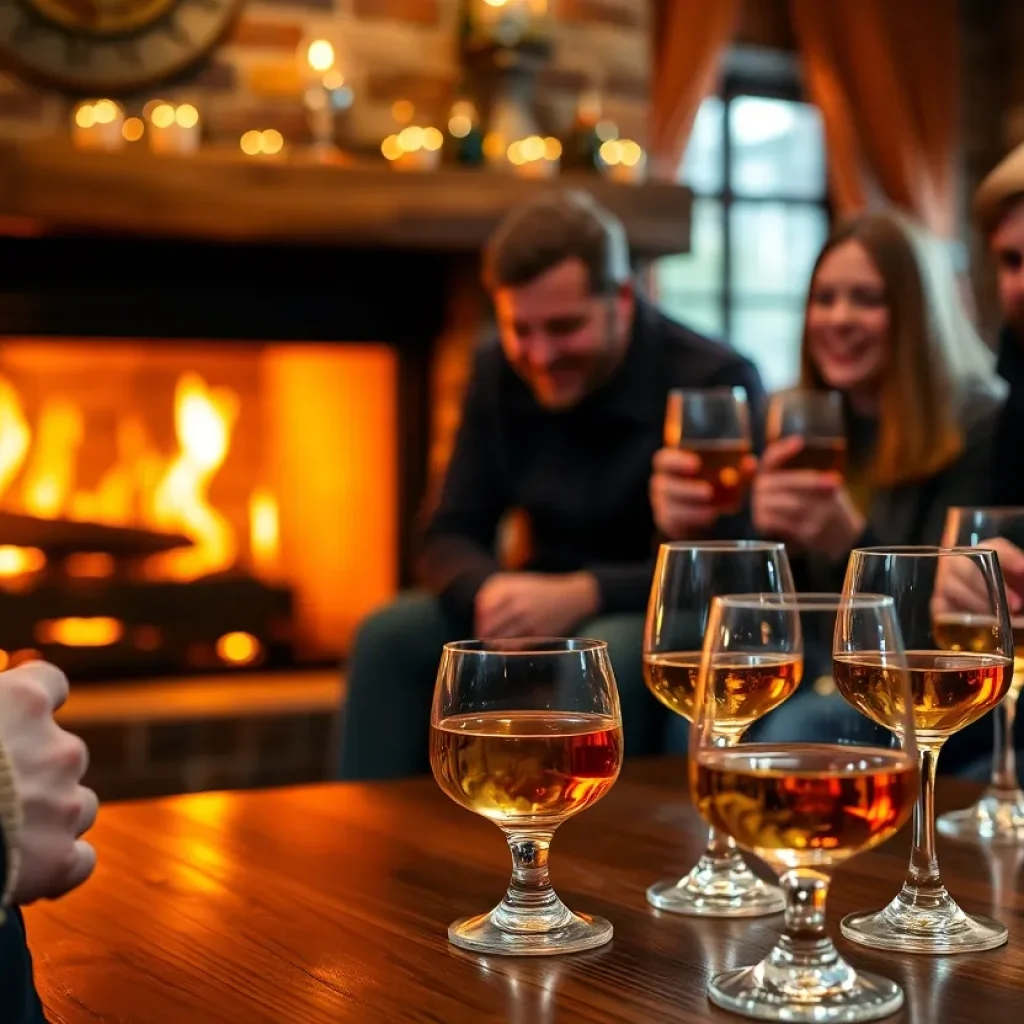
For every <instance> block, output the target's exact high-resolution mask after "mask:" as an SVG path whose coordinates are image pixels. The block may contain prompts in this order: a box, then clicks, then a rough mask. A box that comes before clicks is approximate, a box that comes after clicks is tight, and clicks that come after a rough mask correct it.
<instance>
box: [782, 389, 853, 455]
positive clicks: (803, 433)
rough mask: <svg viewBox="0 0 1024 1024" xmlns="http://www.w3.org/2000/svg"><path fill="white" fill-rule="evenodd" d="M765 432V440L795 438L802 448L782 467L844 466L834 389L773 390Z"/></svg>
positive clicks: (840, 419) (840, 410)
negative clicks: (801, 444) (798, 439)
mask: <svg viewBox="0 0 1024 1024" xmlns="http://www.w3.org/2000/svg"><path fill="white" fill-rule="evenodd" d="M765 433H766V436H767V439H768V440H769V441H781V440H782V439H783V438H786V437H799V438H802V440H803V447H802V448H801V449H800V451H798V452H797V453H796V454H795V455H793V456H792V457H791V458H789V459H788V460H787V461H786V464H785V468H786V469H787V470H790V469H811V470H816V471H817V472H819V473H840V474H842V473H843V472H844V471H845V469H846V424H845V421H844V418H843V398H842V395H841V394H840V393H839V392H838V391H819V390H812V389H810V388H792V389H791V390H788V391H779V392H776V393H775V394H774V395H772V397H771V401H770V402H769V403H768V419H767V423H766V428H765Z"/></svg>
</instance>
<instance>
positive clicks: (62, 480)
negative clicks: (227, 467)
mask: <svg viewBox="0 0 1024 1024" xmlns="http://www.w3.org/2000/svg"><path fill="white" fill-rule="evenodd" d="M238 413H239V397H238V394H237V393H236V392H235V391H233V390H231V389H230V388H214V387H210V386H209V385H208V384H207V383H206V381H204V380H203V378H202V377H200V376H199V375H198V374H196V373H184V374H182V375H181V377H180V378H179V380H178V384H177V387H176V389H175V394H174V426H175V435H176V439H177V444H178V450H177V452H176V453H174V454H173V455H170V456H167V455H165V454H163V453H161V452H160V451H159V450H158V449H157V448H156V447H155V446H154V445H153V443H152V441H151V440H150V438H149V435H148V432H147V430H146V427H145V424H144V423H143V421H142V419H141V418H140V417H139V416H138V415H137V414H133V413H127V414H125V415H124V416H123V417H122V419H121V421H120V422H119V424H118V429H117V459H116V460H115V462H114V464H113V465H112V466H111V467H110V468H109V469H108V470H107V471H106V473H105V474H104V475H103V476H102V478H101V479H100V480H99V482H98V483H97V485H96V488H95V489H94V490H92V491H86V490H81V489H76V487H75V472H76V468H77V462H78V451H79V448H80V446H81V445H82V443H83V441H84V438H85V425H84V421H83V416H82V412H81V409H80V408H79V407H78V406H76V405H75V404H73V403H72V402H70V401H67V400H66V399H63V398H60V397H55V398H52V399H50V400H49V401H47V402H46V403H45V404H44V405H43V407H42V409H41V411H40V415H39V422H38V426H37V429H36V431H35V436H34V437H33V434H32V431H31V429H30V427H29V424H28V421H27V419H26V417H25V414H24V410H23V409H22V405H21V401H20V398H19V396H18V393H17V391H16V389H15V388H14V386H13V385H12V384H11V383H10V381H8V380H6V379H4V378H2V377H0V503H2V504H3V506H4V507H6V508H9V509H11V510H12V511H22V512H25V513H28V514H29V515H33V516H36V517H39V518H42V519H57V518H67V519H74V520H78V521H80V522H95V523H105V524H107V525H111V526H138V527H144V528H147V529H150V530H155V531H158V532H163V533H180V534H184V535H185V536H186V537H188V538H189V539H190V540H191V541H192V542H193V546H192V547H189V548H179V549H175V550H173V551H168V552H165V553H163V554H160V555H156V556H153V557H152V558H150V559H148V560H147V563H146V566H145V571H146V575H147V576H150V577H152V578H155V579H173V580H179V581H187V580H193V579H196V578H198V577H200V576H206V575H209V574H210V573H215V572H221V571H223V570H226V569H230V568H231V567H232V566H233V565H234V564H235V562H236V561H237V558H238V539H237V537H236V536H235V531H234V529H233V528H232V526H231V524H230V523H229V522H228V520H227V519H226V518H225V517H224V516H223V515H222V514H221V513H220V512H218V511H217V509H216V508H214V507H213V505H212V504H211V503H210V500H209V489H210V484H211V482H212V481H213V479H214V477H215V476H216V475H217V472H218V470H219V469H220V468H221V466H222V465H223V464H224V460H225V459H226V458H227V455H228V452H229V451H230V448H231V436H232V433H233V431H234V428H235V424H236V422H237V420H238ZM18 481H20V487H19V489H18V492H17V493H13V492H14V489H15V484H16V482H18ZM250 523H251V534H252V535H251V549H252V550H251V555H252V561H253V563H254V567H255V568H256V569H257V570H258V571H262V572H272V571H273V570H274V568H275V563H276V558H277V548H278V523H277V504H276V501H275V499H274V497H273V495H272V494H270V493H269V492H268V491H266V490H265V489H263V488H258V489H257V490H256V491H254V492H253V494H252V496H251V499H250ZM0 539H2V538H0ZM2 551H3V557H2V558H0V576H17V575H20V574H22V573H25V572H31V571H35V570H37V569H39V568H41V561H40V554H41V553H40V552H38V551H35V550H34V549H26V548H17V547H11V546H6V547H4V548H3V549H2ZM88 574H91V573H88ZM88 574H87V575H88Z"/></svg>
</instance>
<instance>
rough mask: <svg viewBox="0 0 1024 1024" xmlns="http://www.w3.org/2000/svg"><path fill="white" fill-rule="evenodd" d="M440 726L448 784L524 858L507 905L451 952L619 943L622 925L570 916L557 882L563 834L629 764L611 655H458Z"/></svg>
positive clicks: (496, 643) (522, 651)
mask: <svg viewBox="0 0 1024 1024" xmlns="http://www.w3.org/2000/svg"><path fill="white" fill-rule="evenodd" d="M430 722H431V724H430V733H431V736H430V764H431V767H432V769H433V772H434V777H435V778H436V779H437V783H438V785H439V786H440V787H441V789H442V790H443V791H444V792H445V793H446V794H447V795H448V796H450V797H451V798H452V799H453V800H454V801H455V802H456V803H457V804H461V805H462V806H463V807H465V808H467V809H468V810H471V811H473V812H474V813H476V814H480V815H482V816H483V817H485V818H489V819H490V820H491V821H493V822H494V823H495V824H496V825H497V826H498V827H499V828H500V829H501V830H502V831H503V832H504V833H505V836H506V838H507V840H508V844H509V847H510V849H511V851H512V881H511V884H510V885H509V888H508V892H507V893H506V894H505V898H504V899H503V900H502V901H501V903H500V904H498V906H497V907H496V908H495V909H494V910H492V911H491V912H490V913H488V914H482V915H480V916H477V917H469V918H463V919H461V920H459V921H455V922H454V923H453V924H452V925H451V926H450V927H449V929H448V939H449V941H450V942H452V943H453V944H454V945H456V946H461V947H462V948H463V949H469V950H473V951H475V952H480V953H511V954H520V955H542V954H549V953H571V952H575V951H577V950H582V949H591V948H593V947H595V946H601V945H604V943H606V942H608V941H609V940H610V939H611V937H612V926H611V925H610V924H609V923H608V922H607V921H605V920H604V919H603V918H597V917H590V916H588V915H585V914H574V913H573V912H572V911H570V910H569V909H568V908H567V907H566V906H565V904H563V903H562V901H561V900H560V899H559V898H558V896H557V895H556V894H555V891H554V889H553V888H552V887H551V880H550V878H549V876H548V851H549V848H550V846H551V840H552V837H553V836H554V833H555V829H557V828H558V826H559V825H561V824H562V822H563V821H565V820H566V818H569V817H570V816H572V815H574V814H578V813H579V812H580V811H583V810H585V809H586V808H588V807H591V806H592V805H593V804H595V803H597V801H598V800H600V799H601V797H603V796H604V795H605V793H607V792H608V790H609V789H611V787H612V785H613V784H614V782H615V780H616V778H617V777H618V774H619V769H620V767H621V765H622V717H621V714H620V712H619V697H618V692H617V691H616V688H615V678H614V676H613V674H612V667H611V662H610V661H609V659H608V648H607V645H606V644H604V643H602V642H600V641H597V640H558V639H521V640H493V641H480V640H467V641H463V642H460V643H452V644H446V645H445V647H444V651H443V653H442V655H441V665H440V668H439V669H438V674H437V686H436V688H435V691H434V704H433V708H432V711H431V720H430Z"/></svg>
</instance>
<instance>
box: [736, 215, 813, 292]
mask: <svg viewBox="0 0 1024 1024" xmlns="http://www.w3.org/2000/svg"><path fill="white" fill-rule="evenodd" d="M827 235H828V215H827V214H826V212H825V210H824V208H823V207H821V206H817V205H812V204H810V203H807V204H803V203H800V204H797V203H790V204H786V203H771V202H763V203H751V202H739V201H737V202H736V203H734V204H733V206H732V207H731V208H730V210H729V237H730V241H731V245H732V248H731V250H730V255H731V257H732V265H731V272H730V277H731V281H732V288H733V290H734V291H735V292H736V293H737V297H739V298H745V297H748V296H752V295H769V296H779V297H781V296H790V297H794V298H798V299H799V300H800V301H801V302H802V301H803V300H804V298H805V297H806V293H807V284H808V282H809V281H810V276H811V271H812V270H813V269H814V261H815V260H816V259H817V258H818V253H819V252H820V251H821V247H822V246H823V245H824V244H825V239H826V237H827Z"/></svg>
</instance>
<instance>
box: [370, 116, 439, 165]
mask: <svg viewBox="0 0 1024 1024" xmlns="http://www.w3.org/2000/svg"><path fill="white" fill-rule="evenodd" d="M443 145H444V136H443V135H442V134H441V131H440V130H439V129H438V128H434V127H430V126H428V127H426V128H423V127H421V126H420V125H415V124H410V125H407V126H406V127H405V128H403V129H402V130H401V131H400V132H398V134H397V135H389V136H388V137H387V138H386V139H385V140H384V141H383V142H382V143H381V144H380V151H381V152H382V153H383V154H384V158H385V159H386V160H387V161H388V163H390V164H391V166H392V167H393V168H394V169H395V170H396V171H433V170H435V169H436V168H437V165H438V163H439V162H440V160H441V147H442V146H443Z"/></svg>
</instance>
